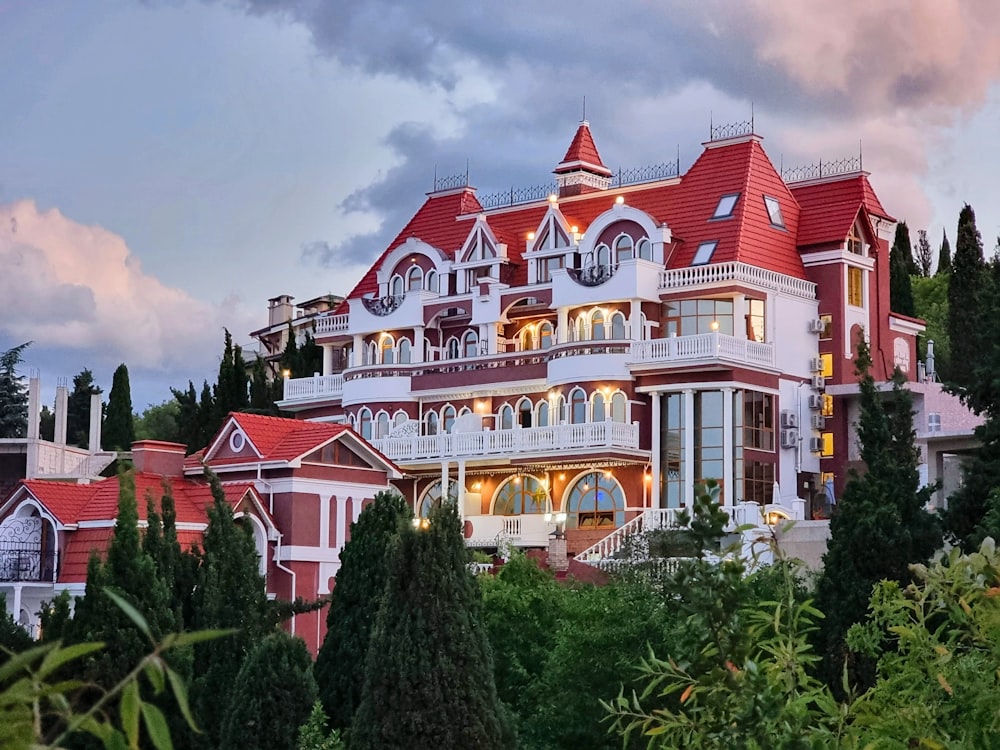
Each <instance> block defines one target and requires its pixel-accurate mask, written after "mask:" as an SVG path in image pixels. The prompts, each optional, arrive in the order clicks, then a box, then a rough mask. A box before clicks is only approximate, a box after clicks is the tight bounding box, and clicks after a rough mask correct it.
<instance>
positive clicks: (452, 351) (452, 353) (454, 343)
mask: <svg viewBox="0 0 1000 750" xmlns="http://www.w3.org/2000/svg"><path fill="white" fill-rule="evenodd" d="M458 352H459V346H458V339H456V338H455V337H454V336H452V337H451V338H450V339H448V351H447V353H446V359H458Z"/></svg>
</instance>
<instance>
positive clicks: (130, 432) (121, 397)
mask: <svg viewBox="0 0 1000 750" xmlns="http://www.w3.org/2000/svg"><path fill="white" fill-rule="evenodd" d="M133 419H134V418H133V415H132V388H131V386H130V385H129V380H128V367H126V366H125V363H124V362H122V364H120V365H118V368H117V369H116V370H115V374H114V377H113V378H112V380H111V393H109V394H108V408H107V410H106V411H105V414H104V428H103V430H102V432H101V447H102V448H103V449H104V450H106V451H114V450H118V451H125V450H130V449H131V448H132V443H134V442H135V423H134V421H133Z"/></svg>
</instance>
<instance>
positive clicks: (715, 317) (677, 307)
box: [666, 299, 733, 336]
mask: <svg viewBox="0 0 1000 750" xmlns="http://www.w3.org/2000/svg"><path fill="white" fill-rule="evenodd" d="M713 323H714V324H716V325H714V326H713ZM666 329H667V335H668V336H693V335H695V334H698V333H711V332H712V331H713V330H716V329H718V331H719V333H724V334H726V335H728V336H732V335H733V301H732V300H731V299H686V300H681V301H679V302H668V303H666Z"/></svg>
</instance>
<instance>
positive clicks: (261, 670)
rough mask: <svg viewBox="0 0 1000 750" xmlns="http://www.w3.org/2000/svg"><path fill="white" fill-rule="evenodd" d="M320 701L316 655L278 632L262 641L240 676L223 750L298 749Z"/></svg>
mask: <svg viewBox="0 0 1000 750" xmlns="http://www.w3.org/2000/svg"><path fill="white" fill-rule="evenodd" d="M315 702H316V682H315V680H314V679H313V675H312V657H310V656H309V651H308V650H307V649H306V645H305V643H304V642H303V641H302V639H301V638H293V637H292V636H289V635H286V634H285V633H281V632H278V633H274V634H272V635H269V636H267V637H266V638H264V639H263V640H262V641H260V643H258V644H257V645H256V646H255V647H254V649H253V651H251V652H250V655H249V656H248V657H247V659H246V661H245V662H243V666H242V668H241V669H240V671H239V674H238V675H237V676H236V683H235V686H234V688H233V691H232V693H231V697H230V698H229V710H228V711H226V717H225V722H224V724H223V727H222V743H221V745H220V748H221V750H295V747H296V744H297V743H296V740H297V738H298V733H299V727H300V726H302V725H303V724H305V723H306V721H307V720H308V719H309V714H310V713H311V711H312V706H313V703H315Z"/></svg>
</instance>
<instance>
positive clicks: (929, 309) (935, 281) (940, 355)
mask: <svg viewBox="0 0 1000 750" xmlns="http://www.w3.org/2000/svg"><path fill="white" fill-rule="evenodd" d="M948 279H949V275H948V274H938V275H936V276H929V277H918V278H915V279H913V304H914V307H915V308H916V315H917V317H918V318H922V319H923V320H924V321H926V323H927V330H926V331H925V332H924V334H923V336H921V337H920V342H919V347H920V348H919V352H918V353H919V356H920V359H921V360H926V358H927V342H928V341H933V342H934V371H935V372H936V373H937V377H938V380H941V381H944V382H947V381H948V378H949V375H950V372H949V363H950V362H951V341H950V339H949V338H948Z"/></svg>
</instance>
